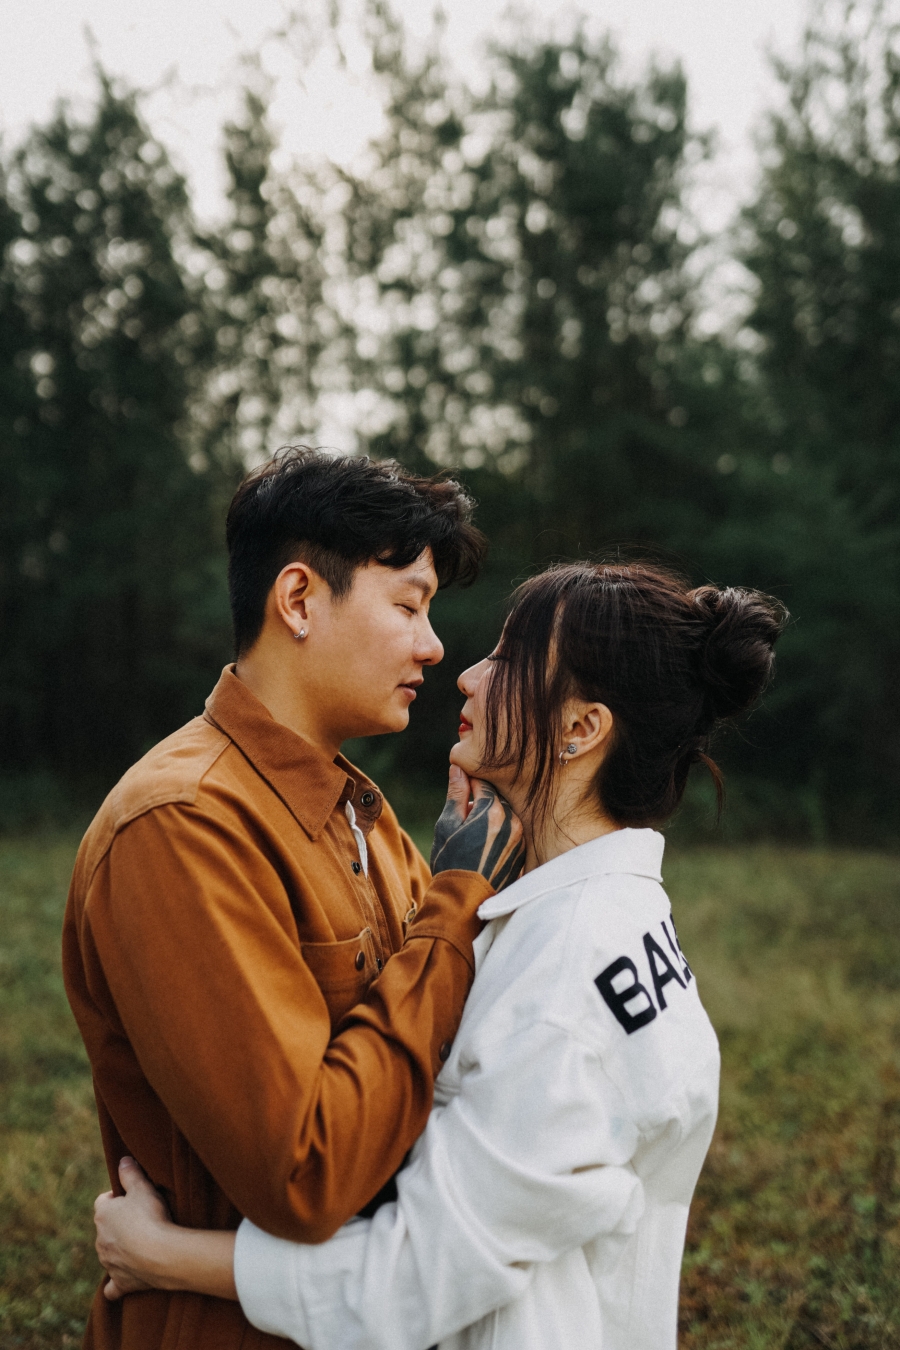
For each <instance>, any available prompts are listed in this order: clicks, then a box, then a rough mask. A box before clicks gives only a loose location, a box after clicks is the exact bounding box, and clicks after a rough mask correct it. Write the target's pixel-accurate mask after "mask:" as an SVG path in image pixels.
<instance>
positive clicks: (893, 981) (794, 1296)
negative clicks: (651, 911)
mask: <svg viewBox="0 0 900 1350" xmlns="http://www.w3.org/2000/svg"><path fill="white" fill-rule="evenodd" d="M419 842H420V844H421V845H422V846H423V847H424V848H425V850H426V851H427V848H428V847H429V844H430V839H428V838H425V837H423V838H421V839H420V841H419ZM75 843H76V841H75V838H74V837H73V836H59V835H50V834H46V835H42V836H40V837H37V838H34V839H32V840H30V841H28V842H23V841H12V840H7V841H3V842H0V1080H2V1083H3V1095H2V1102H0V1343H2V1344H3V1346H4V1347H9V1348H10V1350H13V1348H14V1347H20V1350H59V1348H60V1347H64V1346H67V1345H69V1346H75V1345H77V1344H78V1343H79V1340H80V1326H81V1323H82V1319H83V1318H84V1315H85V1312H86V1309H87V1305H88V1302H89V1300H90V1297H91V1294H92V1291H93V1288H94V1286H95V1281H96V1279H97V1278H98V1276H99V1271H98V1269H97V1265H96V1261H95V1257H94V1254H93V1248H92V1244H93V1236H92V1225H91V1204H92V1201H93V1198H94V1196H95V1194H97V1192H98V1191H100V1190H102V1189H105V1188H106V1186H107V1184H108V1182H107V1180H106V1175H105V1170H104V1166H103V1159H102V1153H101V1149H100V1140H99V1135H98V1132H97V1125H96V1118H95V1116H94V1112H93V1108H92V1106H91V1101H90V1078H89V1073H88V1069H87V1064H86V1062H85V1058H84V1052H83V1049H82V1046H81V1042H80V1040H79V1037H78V1033H77V1031H76V1029H75V1027H74V1025H73V1023H72V1021H71V1018H70V1016H69V1013H68V1009H67V1007H66V1003H65V996H64V993H63V990H62V983H61V979H60V974H59V969H58V941H59V937H58V934H59V924H60V918H61V913H62V907H63V903H64V899H65V890H66V883H67V880H68V874H69V870H70V867H71V863H72V858H73V855H74V850H75ZM664 872H665V875H666V879H667V884H668V886H669V890H670V893H671V896H672V902H673V907H674V910H675V915H676V919H677V922H678V929H679V933H680V935H681V940H682V942H683V944H684V947H685V950H686V951H687V953H688V957H689V959H690V961H691V964H692V966H693V968H694V971H695V973H696V975H697V980H698V983H699V986H700V990H701V994H702V997H703V1000H704V1003H705V1005H706V1007H707V1009H708V1011H709V1013H710V1015H711V1017H712V1020H713V1023H714V1025H715V1027H716V1030H717V1032H718V1034H719V1037H720V1040H721V1043H722V1056H723V1079H722V1084H723V1087H722V1107H721V1113H720V1120H719V1126H718V1130H717V1133H716V1137H715V1140H714V1142H713V1147H712V1151H711V1153H710V1156H709V1159H708V1161H707V1164H706V1167H705V1169H704V1172H703V1175H702V1177H701V1180H700V1186H699V1189H698V1193H697V1196H696V1199H695V1202H694V1206H693V1211H692V1217H691V1225H690V1230H689V1235H688V1247H687V1253H686V1259H685V1266H684V1274H683V1278H682V1298H681V1323H682V1327H681V1340H680V1344H681V1345H683V1346H684V1347H685V1350H762V1348H763V1347H765V1348H766V1350H776V1348H777V1350H814V1347H816V1346H821V1345H825V1346H829V1347H844V1350H894V1347H896V1346H897V1345H898V1344H900V1284H898V1279H897V1271H898V1269H900V1264H898V1260H897V1254H898V1247H900V1189H898V1180H900V1177H898V1173H897V1166H896V1165H897V1141H898V1131H897V1125H898V1122H900V1073H898V1070H900V1064H898V1058H897V1056H898V1045H900V988H898V974H897V972H898V970H900V928H898V923H897V912H898V905H900V886H898V876H900V871H898V866H897V859H896V857H891V856H886V855H878V854H864V853H850V852H847V853H839V852H836V851H825V850H799V849H774V848H746V849H740V850H739V849H729V850H715V851H713V850H704V851H696V850H689V849H684V848H683V847H675V848H670V851H669V854H668V855H667V860H666V863H665V866H664Z"/></svg>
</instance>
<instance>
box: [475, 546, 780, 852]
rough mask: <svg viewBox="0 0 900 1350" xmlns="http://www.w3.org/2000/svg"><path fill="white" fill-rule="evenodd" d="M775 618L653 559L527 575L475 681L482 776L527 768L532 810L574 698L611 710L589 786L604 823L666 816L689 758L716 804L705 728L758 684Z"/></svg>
mask: <svg viewBox="0 0 900 1350" xmlns="http://www.w3.org/2000/svg"><path fill="white" fill-rule="evenodd" d="M787 618H788V615H787V611H786V610H785V608H784V606H783V605H782V604H781V603H780V601H778V600H774V599H772V597H771V596H767V595H763V594H761V593H760V592H759V591H753V590H741V589H737V588H734V587H728V588H727V589H724V590H719V589H718V588H717V587H715V586H700V587H697V588H692V587H691V585H690V583H689V582H688V581H686V580H685V579H684V578H683V577H681V576H679V575H677V574H676V573H675V572H672V571H669V570H668V569H667V568H664V567H660V566H658V565H657V564H655V563H652V562H633V563H628V564H622V563H577V564H568V565H560V566H557V567H553V568H551V569H550V570H549V571H547V572H543V573H541V574H540V575H539V576H536V577H532V578H531V579H530V580H528V581H526V582H525V583H524V584H523V585H522V586H520V587H519V588H518V590H516V591H515V593H514V595H513V600H512V608H511V612H510V614H509V617H508V619H507V621H506V625H505V627H504V629H503V636H502V638H501V640H500V647H499V649H498V656H499V657H500V659H499V660H498V662H497V666H496V668H495V673H494V678H492V680H491V683H490V686H489V688H488V694H487V702H486V709H485V713H486V716H485V733H486V736H485V742H486V760H487V765H486V771H487V774H488V776H489V771H490V767H491V766H493V767H500V766H503V767H509V766H514V767H515V768H516V770H517V772H518V773H519V774H523V773H525V772H529V773H530V782H529V785H528V794H527V800H528V804H529V806H532V807H534V808H535V810H536V813H537V814H540V813H542V812H544V813H545V812H546V810H547V809H548V804H549V800H550V795H551V790H552V786H553V783H554V781H555V779H556V775H557V774H558V773H559V772H560V771H561V767H562V766H561V765H560V762H559V753H560V750H561V748H562V738H563V732H562V718H563V710H564V707H565V704H566V701H567V700H568V699H569V698H571V697H576V698H582V699H586V700H589V701H593V700H596V701H597V702H599V703H604V704H606V706H607V707H608V708H609V710H610V712H611V713H612V715H613V719H614V727H613V733H612V735H613V739H612V744H611V747H610V750H609V753H608V754H607V755H606V757H605V759H604V760H603V763H602V764H601V766H600V769H599V771H598V773H597V777H596V779H595V780H594V783H593V786H592V791H593V792H594V794H595V796H596V799H597V802H598V803H599V805H600V807H601V809H602V810H603V811H604V813H605V814H606V815H607V816H608V817H609V818H610V819H611V820H613V821H614V822H615V823H616V824H617V825H631V826H641V825H650V824H658V823H661V822H662V821H664V820H666V819H667V818H668V817H669V816H670V815H671V814H672V812H673V811H674V810H675V808H676V807H677V806H678V804H679V802H680V801H681V798H682V796H683V794H684V790H685V787H686V785H687V779H688V773H689V771H690V768H691V766H692V765H693V764H697V763H702V764H705V765H706V767H707V768H708V769H709V770H710V772H711V773H712V775H713V778H714V780H715V783H716V791H717V796H718V799H719V805H720V808H721V804H722V776H721V773H720V771H719V769H718V766H717V765H716V764H715V763H714V762H713V761H712V760H711V759H710V758H709V753H708V752H709V748H710V738H711V736H712V734H713V732H714V731H715V730H716V728H717V727H718V726H719V725H720V724H721V723H722V722H724V721H726V720H728V719H730V718H733V717H736V716H738V715H739V714H740V713H741V712H743V711H745V710H746V709H748V708H749V707H750V706H751V705H752V704H753V703H754V702H755V701H756V699H757V698H758V697H759V696H760V694H761V693H762V692H763V690H764V689H765V687H766V685H767V683H768V681H769V679H770V678H771V675H772V670H773V664H774V650H773V649H774V645H775V642H776V640H777V638H778V636H779V634H780V633H781V631H782V629H783V628H784V626H785V623H786V622H787ZM526 764H528V765H529V767H528V768H527V769H526Z"/></svg>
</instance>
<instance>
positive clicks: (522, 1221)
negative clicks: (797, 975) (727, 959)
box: [235, 829, 719, 1350]
mask: <svg viewBox="0 0 900 1350" xmlns="http://www.w3.org/2000/svg"><path fill="white" fill-rule="evenodd" d="M662 853H663V838H662V836H661V835H660V834H657V833H656V832H655V831H654V830H628V829H626V830H620V831H617V832H616V833H613V834H608V835H605V836H603V837H602V838H600V839H595V840H593V841H592V842H591V843H588V844H583V845H581V847H579V848H576V849H573V850H571V851H570V852H568V853H565V854H563V855H562V857H559V858H556V859H554V860H553V861H552V862H549V863H546V864H545V865H544V866H543V867H539V868H537V869H536V870H535V871H533V872H530V873H528V874H527V875H526V876H524V877H523V878H522V879H521V880H519V881H517V882H516V883H515V885H513V886H510V887H509V889H508V890H506V891H502V892H501V893H499V894H498V895H495V896H492V897H491V898H490V899H489V900H487V901H486V902H485V904H483V905H482V907H481V910H480V913H481V915H482V917H483V918H485V919H487V920H489V921H490V922H489V923H488V925H487V927H486V929H485V930H484V932H483V933H482V934H481V936H480V937H479V938H478V940H477V943H476V951H477V957H478V973H477V975H476V978H475V982H474V984H473V987H472V992H471V994H470V996H469V1000H468V1003H467V1004H466V1008H465V1012H464V1015H463V1019H462V1023H461V1025H460V1028H459V1032H458V1034H457V1037H456V1040H455V1042H454V1044H453V1048H452V1052H451V1054H450V1057H449V1059H448V1060H447V1063H446V1064H445V1065H444V1068H443V1070H442V1071H441V1074H440V1076H439V1078H438V1082H437V1086H436V1091H435V1107H434V1110H433V1111H432V1114H431V1117H430V1119H429V1122H428V1125H427V1127H426V1129H425V1132H424V1134H423V1135H422V1137H421V1138H420V1139H419V1140H418V1142H417V1144H416V1146H415V1148H414V1149H413V1151H412V1154H411V1156H410V1161H409V1163H408V1165H407V1166H406V1167H405V1168H404V1169H403V1170H402V1171H401V1172H400V1174H399V1176H398V1178H397V1191H398V1198H397V1200H396V1202H394V1203H390V1204H386V1205H384V1206H382V1208H381V1209H379V1210H378V1211H377V1213H376V1215H375V1217H374V1218H372V1219H356V1220H353V1221H351V1222H350V1223H349V1224H346V1225H345V1226H344V1227H343V1228H342V1229H341V1230H340V1231H339V1232H338V1233H337V1234H336V1235H335V1236H334V1237H333V1238H332V1239H331V1240H330V1241H329V1242H326V1243H323V1244H322V1245H321V1246H304V1245H300V1244H296V1243H291V1242H284V1241H282V1240H280V1239H278V1238H273V1237H270V1236H268V1235H267V1234H265V1233H263V1232H261V1231H260V1230H259V1229H257V1228H255V1227H254V1226H253V1225H252V1224H251V1223H249V1222H248V1221H246V1220H245V1221H244V1223H242V1225H241V1227H240V1229H239V1231H238V1237H237V1246H236V1253H235V1279H236V1282H237V1288H238V1292H239V1295H240V1300H241V1304H242V1306H243V1308H244V1311H245V1313H246V1315H247V1317H248V1318H249V1319H250V1321H251V1322H252V1323H253V1324H254V1325H255V1326H257V1327H259V1328H261V1329H262V1330H264V1331H269V1332H274V1333H275V1334H276V1335H280V1336H286V1337H288V1338H289V1339H291V1340H294V1341H296V1342H297V1343H298V1344H299V1345H301V1346H304V1347H306V1348H307V1350H427V1348H428V1347H431V1346H435V1345H439V1346H440V1350H673V1347H674V1346H675V1344H676V1324H677V1313H678V1282H679V1274H680V1267H681V1259H682V1252H683V1248H684V1234H685V1224H686V1221H687V1215H688V1206H689V1204H690V1201H691V1196H692V1194H693V1191H694V1186H695V1184H696V1181H697V1177H698V1175H699V1172H700V1168H701V1166H702V1163H703V1159H704V1157H705V1155H706V1151H707V1148H708V1146H709V1142H710V1138H711V1136H712V1132H713V1126H714V1123H715V1117H716V1104H717V1097H718V1078H719V1054H718V1045H717V1042H716V1037H715V1033H714V1032H713V1029H712V1027H711V1025H710V1023H709V1020H708V1018H707V1016H706V1013H705V1012H704V1010H703V1007H702V1005H701V1003H700V999H699V997H698V995H697V985H696V982H695V981H694V979H693V978H692V975H691V971H690V968H689V967H688V964H687V962H686V960H685V959H684V956H683V955H682V953H681V949H680V947H679V944H678V938H677V936H676V933H675V926H674V924H673V922H672V915H671V910H670V908H669V902H668V899H667V898H666V894H665V892H664V891H663V889H662V885H661V881H662V878H661V876H660V863H661V861H662Z"/></svg>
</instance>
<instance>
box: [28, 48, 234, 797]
mask: <svg viewBox="0 0 900 1350" xmlns="http://www.w3.org/2000/svg"><path fill="white" fill-rule="evenodd" d="M10 189H11V191H12V194H13V198H14V200H15V201H16V202H17V204H18V207H19V216H20V221H21V227H22V231H23V233H22V234H21V236H20V237H19V239H18V240H15V241H14V242H13V243H12V245H11V247H10V249H9V253H8V256H9V257H10V258H11V272H10V274H9V275H10V277H11V281H10V283H9V284H10V285H11V286H12V291H13V298H10V296H9V294H8V295H7V300H6V306H7V308H8V307H9V306H10V305H13V306H14V307H15V305H18V306H19V307H20V309H21V310H22V311H23V312H24V316H25V319H26V321H27V334H25V335H23V337H24V340H23V345H22V347H21V349H20V351H19V366H18V369H27V370H28V372H29V373H30V376H31V378H32V380H33V385H32V387H31V389H30V391H29V394H30V396H31V398H32V399H33V406H32V407H31V409H30V410H28V411H25V412H22V413H21V414H19V415H18V416H17V420H16V428H15V430H16V434H17V436H18V440H17V442H16V445H17V446H18V447H20V449H19V450H18V484H19V491H20V493H22V494H23V496H24V499H25V501H26V504H27V526H26V528H25V530H24V534H25V537H23V538H22V539H21V540H20V542H19V544H18V548H19V552H20V567H19V570H20V572H22V573H24V580H23V590H22V593H21V597H20V602H19V604H18V606H17V609H16V613H15V614H14V615H13V616H12V631H9V632H7V634H5V644H4V645H5V650H6V652H13V653H15V658H14V659H15V662H16V669H17V671H18V674H16V673H15V672H14V673H13V674H12V676H11V677H8V679H10V678H11V679H12V680H13V681H16V680H18V679H20V678H21V672H22V670H27V672H28V679H27V682H26V687H27V688H28V697H27V701H25V700H20V701H19V703H18V704H16V705H15V706H13V705H11V704H10V703H9V702H7V705H6V713H5V718H6V725H5V726H4V739H5V742H6V744H7V745H8V746H9V747H10V748H11V754H12V756H13V758H12V763H13V764H15V762H16V760H18V762H19V764H24V763H25V762H29V763H30V764H32V765H35V764H37V765H44V766H49V767H51V768H53V769H54V770H56V771H58V772H61V773H63V774H65V775H67V776H69V777H70V778H71V777H78V776H79V775H81V774H83V773H84V772H85V771H90V772H93V773H96V774H97V775H99V776H101V777H102V778H103V779H104V780H107V781H108V779H109V778H110V777H111V776H112V775H114V774H115V773H116V772H117V771H120V770H121V769H122V768H123V767H125V765H127V763H128V762H129V761H130V760H132V759H133V758H135V757H136V756H137V755H138V754H140V753H141V752H142V751H143V750H144V749H146V748H147V747H148V746H149V745H150V744H152V743H153V742H154V741H155V740H157V739H158V738H159V736H160V735H161V734H164V733H165V732H166V731H167V730H169V729H171V728H172V726H173V725H174V724H177V720H183V719H184V718H185V717H186V716H188V715H191V714H193V713H195V712H197V711H198V710H199V709H200V708H201V707H202V697H203V694H204V693H205V691H206V689H207V688H208V685H209V682H210V678H211V676H212V675H213V674H214V672H215V669H216V667H217V666H218V665H219V664H220V663H221V660H222V659H223V658H224V657H225V656H226V655H227V645H226V643H227V636H226V635H227V625H226V619H225V616H226V609H225V603H224V584H223V573H224V569H223V568H221V566H220V565H219V561H220V559H221V547H220V546H219V544H218V542H217V534H218V530H219V526H218V523H217V522H216V521H215V520H214V517H213V513H212V510H211V506H210V500H211V487H210V481H209V475H208V474H205V473H203V472H199V471H197V469H196V468H194V467H191V465H190V463H189V462H188V459H189V454H190V453H191V450H192V444H191V441H192V438H191V428H190V424H189V421H188V411H189V408H190V405H191V400H192V397H193V394H194V389H195V384H196V378H197V371H198V370H202V368H203V365H204V361H205V359H206V358H205V348H208V346H209V343H208V339H207V336H206V334H205V332H204V325H203V319H202V314H199V313H198V303H197V296H196V294H195V293H194V291H193V290H192V288H191V286H190V285H189V283H188V281H187V279H186V275H185V271H184V267H183V265H182V262H181V255H186V254H187V252H188V251H189V250H190V248H191V246H192V224H191V219H190V213H189V209H188V202H187V197H186V192H185V186H184V183H183V182H182V181H181V179H180V178H179V177H178V175H177V174H176V173H175V172H174V171H173V169H172V167H171V165H170V163H169V161H168V159H167V157H166V155H165V153H164V151H163V149H162V147H161V146H160V145H159V144H158V142H157V141H155V140H154V139H153V137H152V136H151V135H150V134H149V132H148V131H147V129H146V127H145V125H144V124H143V122H142V120H141V117H140V114H139V111H138V108H137V105H136V102H135V99H134V97H133V96H132V95H130V94H128V93H127V92H126V93H120V92H118V91H117V90H116V89H115V88H114V87H113V84H112V82H111V81H110V80H109V79H108V78H107V77H106V76H105V75H102V73H101V75H100V91H99V101H98V105H97V108H96V111H95V114H94V116H93V117H92V118H91V119H90V120H88V121H87V122H84V123H82V122H79V121H78V120H76V119H75V118H74V117H73V116H72V114H71V113H70V112H69V111H68V110H67V109H66V108H65V107H61V108H60V110H59V111H58V113H57V115H56V116H55V118H54V119H53V121H52V122H51V124H50V125H49V126H47V127H46V128H43V129H38V130H36V131H34V132H33V133H32V135H31V136H30V137H29V139H28V141H27V143H26V144H25V145H24V147H23V148H22V150H21V151H20V153H19V154H18V155H17V156H16V158H15V162H14V166H13V169H12V173H11V182H10ZM176 719H177V720H176ZM7 764H8V765H9V764H10V761H9V760H8V761H7Z"/></svg>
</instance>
